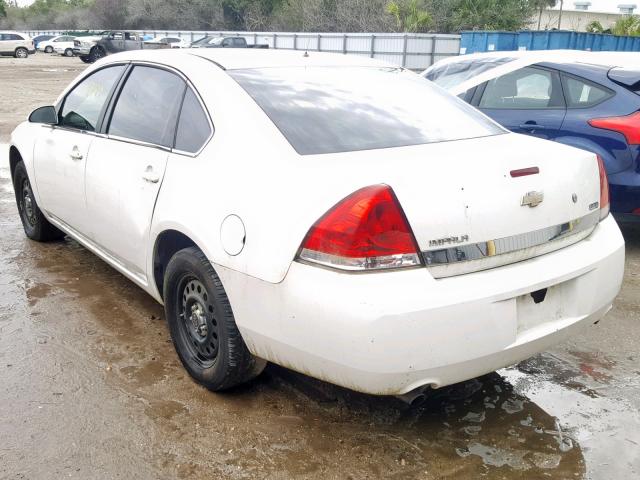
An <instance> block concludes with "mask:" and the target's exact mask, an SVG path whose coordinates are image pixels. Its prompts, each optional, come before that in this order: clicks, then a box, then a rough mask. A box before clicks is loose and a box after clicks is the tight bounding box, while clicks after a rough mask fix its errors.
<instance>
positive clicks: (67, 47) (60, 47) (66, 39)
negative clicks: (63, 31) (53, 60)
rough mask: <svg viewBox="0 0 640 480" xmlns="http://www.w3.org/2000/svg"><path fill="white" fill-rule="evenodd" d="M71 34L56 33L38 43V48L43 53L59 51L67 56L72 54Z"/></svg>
mask: <svg viewBox="0 0 640 480" xmlns="http://www.w3.org/2000/svg"><path fill="white" fill-rule="evenodd" d="M74 38H75V37H73V36H71V35H58V36H57V37H53V38H51V39H49V40H45V41H44V42H40V43H38V50H40V51H42V52H45V53H53V52H56V53H59V54H61V55H66V56H68V57H71V56H73V39H74Z"/></svg>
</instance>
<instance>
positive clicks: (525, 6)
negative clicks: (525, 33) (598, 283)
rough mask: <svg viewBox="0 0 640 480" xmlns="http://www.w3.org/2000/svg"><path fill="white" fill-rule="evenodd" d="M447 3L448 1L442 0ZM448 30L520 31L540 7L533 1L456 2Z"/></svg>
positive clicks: (478, 0) (452, 8)
mask: <svg viewBox="0 0 640 480" xmlns="http://www.w3.org/2000/svg"><path fill="white" fill-rule="evenodd" d="M441 1H444V2H447V0H441ZM447 3H449V4H450V12H451V13H450V14H449V21H448V25H447V30H448V31H451V32H459V31H461V30H520V29H522V28H525V27H526V26H527V25H528V24H529V22H530V19H531V16H532V15H533V13H534V12H535V11H536V9H537V7H538V5H537V3H535V2H533V1H531V0H457V1H456V0H454V4H453V5H451V2H447Z"/></svg>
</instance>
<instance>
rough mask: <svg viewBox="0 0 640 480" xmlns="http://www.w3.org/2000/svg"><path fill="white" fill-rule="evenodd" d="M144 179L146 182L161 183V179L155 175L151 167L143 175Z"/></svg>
mask: <svg viewBox="0 0 640 480" xmlns="http://www.w3.org/2000/svg"><path fill="white" fill-rule="evenodd" d="M142 179H143V180H144V181H145V182H149V183H158V182H159V181H160V177H159V176H158V175H157V174H156V173H154V171H153V167H152V166H151V165H149V166H148V167H147V168H146V169H145V171H144V174H143V175H142Z"/></svg>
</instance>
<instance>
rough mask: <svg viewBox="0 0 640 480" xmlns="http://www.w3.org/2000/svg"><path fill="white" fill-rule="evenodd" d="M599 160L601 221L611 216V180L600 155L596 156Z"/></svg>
mask: <svg viewBox="0 0 640 480" xmlns="http://www.w3.org/2000/svg"><path fill="white" fill-rule="evenodd" d="M596 158H597V159H598V172H599V173H600V220H602V219H603V218H605V217H606V216H607V215H609V179H608V178H607V171H606V170H605V168H604V162H603V161H602V157H601V156H600V155H596Z"/></svg>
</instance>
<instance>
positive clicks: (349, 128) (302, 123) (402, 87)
mask: <svg viewBox="0 0 640 480" xmlns="http://www.w3.org/2000/svg"><path fill="white" fill-rule="evenodd" d="M228 73H229V75H231V77H233V78H234V79H235V80H236V81H237V82H238V83H239V84H240V85H241V86H242V87H243V88H244V89H245V90H246V91H247V93H249V95H250V96H251V97H252V98H253V99H254V100H255V101H256V103H257V104H258V105H259V106H260V107H261V108H262V109H263V110H264V111H265V113H266V114H267V115H268V116H269V118H270V119H271V120H272V121H273V123H274V124H275V125H276V126H277V127H278V128H279V129H280V131H281V132H282V134H283V135H284V136H285V137H286V138H287V140H288V141H289V143H290V144H291V145H292V146H293V148H294V149H295V150H296V151H297V152H298V153H300V154H301V155H310V154H322V153H337V152H349V151H356V150H369V149H379V148H390V147H400V146H408V145H420V144H425V143H434V142H443V141H450V140H460V139H466V138H474V137H484V136H490V135H496V134H500V133H504V132H505V130H504V129H502V128H501V127H500V126H498V125H497V124H495V123H494V122H492V121H491V120H489V119H488V118H486V117H485V116H484V115H482V114H481V113H480V112H478V111H477V110H475V109H473V108H472V107H470V106H469V105H467V104H466V103H464V102H463V101H461V100H459V99H457V98H455V97H452V96H450V95H449V94H447V93H446V92H445V91H443V90H441V89H439V88H437V87H435V86H433V85H432V84H431V83H430V82H427V81H425V80H424V78H422V77H420V76H418V75H415V74H413V73H410V72H407V71H406V70H403V69H399V68H372V67H360V68H354V67H346V68H345V67H307V68H305V67H291V68H265V69H247V70H231V71H229V72H228Z"/></svg>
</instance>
